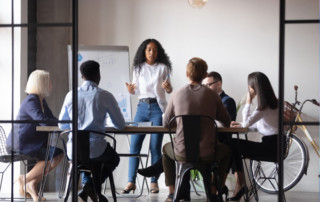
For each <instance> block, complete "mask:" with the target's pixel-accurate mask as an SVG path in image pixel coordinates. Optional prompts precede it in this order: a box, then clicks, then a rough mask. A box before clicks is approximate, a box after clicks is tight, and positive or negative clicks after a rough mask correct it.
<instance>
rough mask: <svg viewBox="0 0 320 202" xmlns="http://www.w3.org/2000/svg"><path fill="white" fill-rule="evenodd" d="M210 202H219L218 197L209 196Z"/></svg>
mask: <svg viewBox="0 0 320 202" xmlns="http://www.w3.org/2000/svg"><path fill="white" fill-rule="evenodd" d="M211 200H212V201H213V202H219V199H218V196H217V195H215V194H211Z"/></svg>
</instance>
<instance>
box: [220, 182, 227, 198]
mask: <svg viewBox="0 0 320 202" xmlns="http://www.w3.org/2000/svg"><path fill="white" fill-rule="evenodd" d="M221 191H222V193H221V195H225V196H226V200H227V199H228V195H229V189H228V187H227V186H226V185H224V186H223V187H222V189H221Z"/></svg>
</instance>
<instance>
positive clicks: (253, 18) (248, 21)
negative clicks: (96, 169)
mask: <svg viewBox="0 0 320 202" xmlns="http://www.w3.org/2000/svg"><path fill="white" fill-rule="evenodd" d="M79 4H80V5H79V43H80V44H85V45H128V46H129V50H130V58H131V60H130V62H131V64H132V59H133V57H134V54H135V51H136V50H137V48H138V46H139V45H140V43H141V42H142V41H143V40H145V39H146V38H156V39H158V40H159V41H160V42H161V44H162V45H163V47H164V48H165V50H166V52H167V53H168V55H169V56H170V59H171V61H172V63H173V76H172V84H173V87H174V88H175V89H178V88H180V87H181V86H183V85H185V84H186V82H187V80H186V78H185V66H186V64H187V62H188V60H189V59H190V58H191V57H194V56H197V57H201V58H203V59H204V60H206V61H207V63H208V65H209V70H210V71H212V70H215V71H218V72H220V73H221V75H222V77H223V88H224V90H225V91H226V92H227V93H228V94H229V95H231V96H232V97H233V98H234V99H235V100H236V102H238V101H240V99H241V98H242V96H243V95H244V94H245V92H246V89H247V75H248V74H249V73H251V72H253V71H262V72H264V73H265V74H267V76H268V77H269V78H270V80H271V82H272V84H273V87H274V89H275V92H276V94H278V66H279V62H278V57H279V56H278V55H279V1H276V0H267V1H266V0H265V1H262V0H242V1H238V0H209V1H208V3H207V5H205V7H203V8H201V9H195V8H192V7H191V6H189V5H188V2H187V1H186V0H184V1H183V0H161V1H150V0H96V1H94V3H93V2H92V1H90V0H80V1H79ZM318 8H319V3H318V1H317V0H287V18H288V19H289V18H290V19H297V18H299V19H318V16H319V11H318ZM318 56H319V25H318V24H304V25H287V26H286V58H285V60H286V61H285V100H288V101H290V102H293V101H294V91H293V85H298V86H299V98H300V100H303V99H306V98H317V99H319V68H318V67H319V66H318V65H319V58H318ZM135 105H136V99H134V100H133V108H134V111H133V114H134V113H135ZM304 112H305V117H306V118H307V120H312V121H319V108H317V107H315V106H313V105H308V106H307V105H306V106H305V110H304ZM240 119H241V118H240V116H238V120H240ZM308 128H309V129H310V130H311V131H312V132H313V136H314V137H315V138H317V142H319V141H318V134H319V127H315V126H312V127H308ZM310 154H311V162H312V163H311V164H310V167H309V172H308V176H304V177H303V178H302V180H301V182H300V183H299V184H298V185H297V186H296V187H295V188H294V190H301V191H318V190H319V189H318V188H319V185H318V158H317V157H316V156H315V154H314V152H313V151H311V150H310ZM117 172H118V173H121V174H122V175H121V177H120V175H117V176H116V177H117V178H118V179H117V180H116V182H117V183H116V186H117V187H119V188H121V187H124V186H125V183H126V175H124V174H123V173H125V174H126V173H127V159H121V166H120V167H119V168H118V169H117ZM160 182H161V183H162V184H161V187H164V184H163V180H162V179H160Z"/></svg>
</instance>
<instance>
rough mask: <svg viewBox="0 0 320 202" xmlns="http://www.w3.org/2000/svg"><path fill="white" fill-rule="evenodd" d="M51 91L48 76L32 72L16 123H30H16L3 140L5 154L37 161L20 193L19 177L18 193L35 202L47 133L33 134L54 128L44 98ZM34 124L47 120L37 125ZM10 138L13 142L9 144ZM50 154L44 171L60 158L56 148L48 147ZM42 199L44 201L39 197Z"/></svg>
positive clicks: (59, 150)
mask: <svg viewBox="0 0 320 202" xmlns="http://www.w3.org/2000/svg"><path fill="white" fill-rule="evenodd" d="M51 88H52V82H51V80H50V74H49V72H47V71H44V70H35V71H34V72H32V73H31V74H30V76H29V79H28V82H27V86H26V90H25V92H26V93H27V97H26V98H25V99H24V100H23V102H22V103H21V106H20V109H19V113H18V116H17V118H16V120H23V121H30V123H16V124H15V125H14V130H12V131H11V133H10V134H9V137H8V139H7V150H8V152H9V153H11V152H12V151H13V152H15V153H20V154H25V155H28V156H30V157H33V158H35V159H36V160H37V163H36V164H35V166H34V167H33V168H32V169H31V170H30V171H29V172H28V173H27V174H26V190H24V176H23V175H21V176H20V177H19V183H20V186H19V193H20V194H21V195H24V194H25V192H27V197H28V198H32V199H33V200H34V201H38V184H39V183H40V181H41V179H42V174H43V169H44V165H45V155H46V150H47V141H48V133H46V132H38V131H36V127H37V126H40V125H41V126H55V125H57V123H56V122H55V121H57V118H56V117H54V115H53V114H52V112H51V110H50V108H49V106H48V104H47V102H46V100H45V97H48V96H49V94H50V91H51ZM34 121H48V123H43V122H42V123H37V122H34ZM12 136H13V141H14V142H13V143H12V141H11V140H12ZM49 149H50V150H49V151H50V154H53V159H52V162H51V164H50V165H51V166H50V167H49V168H48V170H47V172H50V171H51V170H52V169H54V168H55V167H56V166H57V165H58V164H59V162H60V161H61V159H62V157H63V151H62V150H61V149H59V148H53V147H51V148H49ZM42 200H45V198H42Z"/></svg>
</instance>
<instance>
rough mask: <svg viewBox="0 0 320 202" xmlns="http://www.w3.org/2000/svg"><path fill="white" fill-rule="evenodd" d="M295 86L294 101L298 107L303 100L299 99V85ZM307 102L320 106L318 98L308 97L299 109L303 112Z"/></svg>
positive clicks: (294, 104)
mask: <svg viewBox="0 0 320 202" xmlns="http://www.w3.org/2000/svg"><path fill="white" fill-rule="evenodd" d="M293 88H294V90H295V102H294V103H293V106H295V107H296V106H297V105H300V104H301V102H300V101H298V86H297V85H294V86H293ZM306 102H311V103H312V104H314V105H317V106H318V107H320V103H319V102H318V101H317V100H316V99H307V100H305V101H303V103H302V105H301V107H300V109H299V112H301V110H302V107H303V105H304V104H305V103H306Z"/></svg>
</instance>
